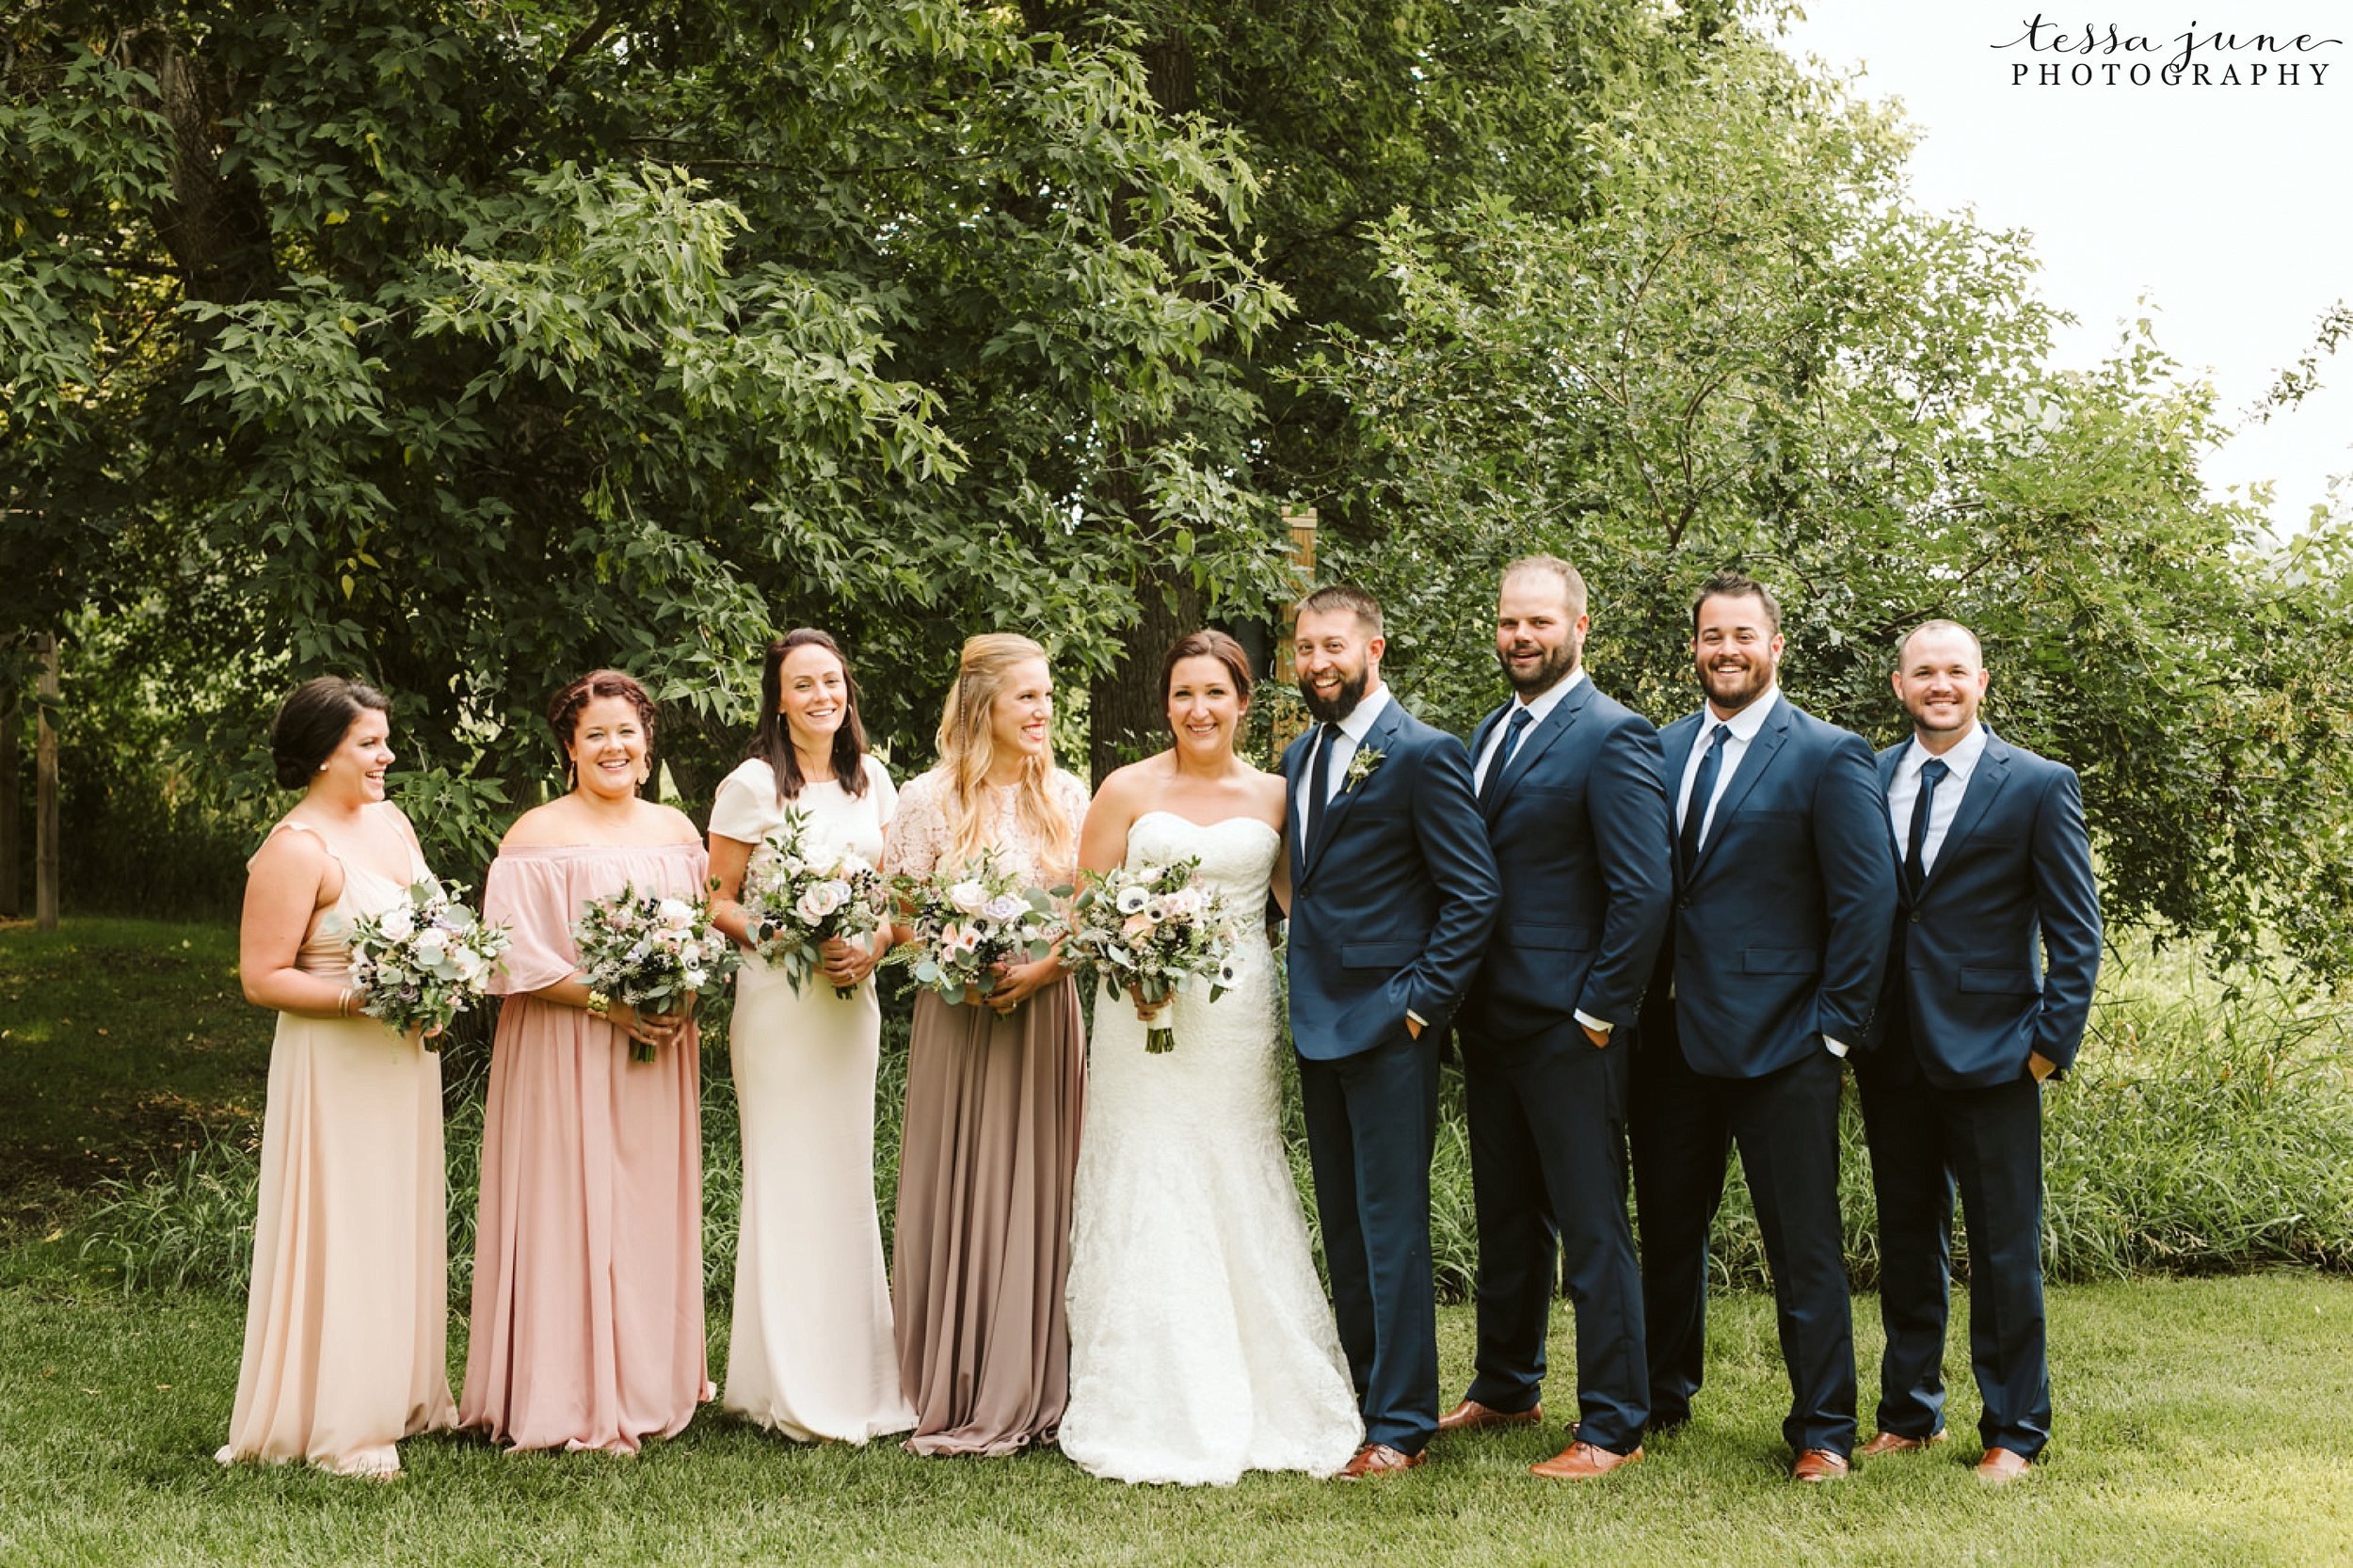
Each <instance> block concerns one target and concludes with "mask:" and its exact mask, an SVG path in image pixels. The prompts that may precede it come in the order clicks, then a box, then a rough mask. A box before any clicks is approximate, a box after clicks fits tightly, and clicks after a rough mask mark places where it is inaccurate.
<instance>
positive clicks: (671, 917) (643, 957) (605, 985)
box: [572, 884, 735, 1062]
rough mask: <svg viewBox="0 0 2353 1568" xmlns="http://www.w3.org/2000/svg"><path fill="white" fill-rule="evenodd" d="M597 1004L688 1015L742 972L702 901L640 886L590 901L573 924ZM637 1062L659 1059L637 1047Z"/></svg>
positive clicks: (628, 886)
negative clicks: (695, 1002)
mask: <svg viewBox="0 0 2353 1568" xmlns="http://www.w3.org/2000/svg"><path fill="white" fill-rule="evenodd" d="M572 940H573V942H575V943H576V944H578V946H579V948H580V968H581V972H582V973H583V974H584V975H586V976H587V979H588V996H589V1005H590V1006H591V1007H593V1008H595V1009H596V1010H597V1011H598V1012H602V1011H603V1010H604V1008H606V1007H608V1006H610V1005H612V1004H613V1003H614V1002H616V1001H625V1002H627V1003H629V1005H630V1006H631V1007H632V1008H635V1009H637V1010H639V1011H640V1012H647V1013H663V1014H672V1013H681V1012H684V1011H685V1009H686V1006H687V999H688V997H689V996H691V995H692V994H693V993H695V992H696V991H700V990H704V989H706V988H708V987H710V986H713V985H716V984H719V983H720V982H721V981H723V980H725V979H726V978H727V976H728V974H729V973H730V972H732V971H733V969H734V968H735V947H734V944H733V943H731V942H729V941H728V939H727V937H726V936H723V935H721V934H720V932H719V931H718V930H717V929H715V928H714V927H713V926H712V923H711V905H710V904H708V903H707V902H705V901H704V900H702V899H692V900H690V899H682V898H672V897H667V896H664V895H661V894H655V893H641V892H639V891H638V890H637V889H636V888H635V886H634V885H632V884H625V885H623V887H622V888H621V890H620V891H619V892H617V893H614V894H611V895H609V896H607V897H605V898H595V899H590V900H589V901H588V902H587V903H586V904H584V905H582V906H581V911H580V919H579V920H575V921H573V922H572ZM629 1053H630V1056H631V1058H632V1060H634V1061H638V1062H650V1061H652V1060H653V1048H652V1047H651V1046H649V1045H648V1044H646V1043H645V1042H644V1041H643V1040H638V1041H633V1042H632V1044H631V1046H630V1052H629Z"/></svg>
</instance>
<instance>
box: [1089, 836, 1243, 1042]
mask: <svg viewBox="0 0 2353 1568" xmlns="http://www.w3.org/2000/svg"><path fill="white" fill-rule="evenodd" d="M1200 869H1201V860H1200V857H1199V856H1190V857H1188V858H1186V859H1183V860H1176V861H1171V862H1170V863H1169V864H1167V865H1165V866H1120V867H1116V868H1114V869H1113V870H1112V871H1108V872H1100V873H1097V872H1088V873H1087V876H1086V881H1085V885H1084V886H1082V887H1081V888H1080V889H1079V896H1078V898H1077V899H1076V900H1074V901H1073V903H1072V905H1071V911H1070V922H1069V942H1068V945H1067V948H1066V949H1065V951H1067V952H1069V953H1070V954H1071V956H1072V959H1073V962H1074V967H1075V968H1077V969H1078V970H1079V972H1080V975H1081V976H1082V977H1083V978H1084V979H1085V980H1086V981H1088V982H1090V983H1099V984H1101V985H1102V987H1103V989H1104V990H1105V991H1107V992H1111V993H1113V994H1116V993H1118V992H1121V991H1125V990H1128V989H1129V988H1133V990H1134V991H1135V994H1136V995H1137V996H1138V997H1139V998H1141V999H1142V1000H1143V1002H1144V1006H1145V1007H1147V1008H1150V1009H1152V1010H1153V1013H1154V1015H1155V1017H1154V1021H1153V1023H1152V1025H1151V1032H1150V1033H1148V1034H1146V1035H1145V1036H1144V1049H1146V1050H1148V1051H1155V1052H1158V1051H1166V1050H1174V1049H1175V1048H1176V1047H1177V1034H1176V1032H1175V1031H1174V1030H1172V1029H1171V1028H1169V1026H1168V1024H1167V1022H1166V1021H1165V1020H1166V1018H1167V1016H1168V1004H1169V1000H1170V999H1171V998H1173V997H1174V996H1175V995H1176V994H1177V986H1179V985H1181V984H1184V983H1185V982H1186V981H1188V980H1195V979H1202V980H1207V981H1208V982H1209V1000H1211V1001H1215V1000H1217V999H1218V998H1220V997H1222V996H1224V995H1225V988H1226V986H1228V985H1230V984H1233V981H1234V967H1233V962H1232V959H1231V957H1230V954H1231V953H1232V952H1233V946H1234V922H1233V915H1232V912H1231V911H1230V910H1228V909H1227V908H1226V901H1225V897H1224V895H1223V894H1220V893H1218V892H1217V891H1215V890H1214V889H1212V888H1207V887H1204V886H1203V885H1202V883H1201V881H1200V879H1199V877H1198V875H1197V874H1196V873H1197V872H1199V871H1200Z"/></svg>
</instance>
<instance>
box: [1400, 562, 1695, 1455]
mask: <svg viewBox="0 0 2353 1568" xmlns="http://www.w3.org/2000/svg"><path fill="white" fill-rule="evenodd" d="M1590 624H1591V623H1590V619H1589V617H1588V616H1587V615H1586V612H1585V580H1584V579H1583V578H1582V577H1580V576H1578V575H1577V568H1575V567H1572V566H1571V565H1569V563H1568V562H1566V561H1563V560H1561V559H1559V558H1558V557H1555V556H1551V555H1531V556H1529V557H1527V558H1525V559H1523V560H1518V561H1514V562H1513V563H1512V564H1511V565H1510V566H1509V567H1507V568H1504V573H1503V582H1502V586H1501V590H1500V592H1499V595H1498V601H1497V611H1496V657H1497V660H1498V661H1500V662H1501V664H1502V665H1503V674H1504V678H1505V679H1506V680H1508V681H1510V682H1511V686H1512V690H1513V697H1512V700H1510V701H1509V702H1507V703H1505V704H1504V705H1503V706H1502V707H1500V708H1498V709H1497V710H1496V711H1495V712H1492V713H1490V714H1488V715H1487V717H1486V719H1485V720H1484V722H1482V723H1481V725H1480V727H1479V728H1478V730H1477V732H1476V733H1475V734H1474V735H1473V736H1472V738H1471V746H1470V751H1471V757H1472V760H1473V763H1472V774H1473V779H1474V783H1475V787H1476V790H1477V792H1478V797H1479V807H1480V812H1481V816H1482V817H1483V819H1484V820H1485V823H1486V827H1487V838H1488V841H1489V842H1491V843H1492V844H1493V845H1494V846H1495V857H1496V864H1497V870H1498V872H1499V873H1500V875H1501V878H1502V887H1503V894H1502V899H1501V902H1500V904H1499V905H1498V909H1499V918H1498V920H1497V924H1496V933H1495V936H1493V938H1491V940H1490V942H1489V945H1488V948H1487V955H1486V960H1485V963H1484V966H1483V967H1482V968H1481V970H1480V973H1479V978H1478V979H1477V980H1476V981H1475V982H1474V983H1473V984H1472V987H1471V990H1470V994H1469V996H1468V998H1467V999H1466V1000H1465V1003H1464V1008H1463V1013H1462V1015H1461V1038H1462V1045H1463V1080H1464V1089H1465V1098H1466V1100H1467V1104H1468V1112H1469V1121H1470V1144H1471V1182H1472V1189H1473V1192H1474V1194H1475V1196H1476V1197H1477V1200H1478V1204H1479V1354H1478V1376H1477V1377H1475V1378H1474V1379H1473V1380H1472V1382H1471V1385H1470V1390H1469V1393H1468V1394H1467V1395H1466V1396H1465V1399H1464V1400H1463V1402H1462V1403H1461V1404H1459V1405H1457V1406H1456V1407H1455V1408H1454V1409H1453V1410H1452V1411H1451V1412H1450V1413H1449V1414H1448V1415H1446V1416H1442V1417H1440V1419H1439V1421H1438V1430H1439V1431H1441V1432H1454V1431H1466V1430H1470V1429H1474V1428H1479V1427H1489V1426H1513V1425H1522V1424H1532V1423H1534V1422H1537V1421H1540V1420H1542V1419H1543V1417H1544V1412H1543V1407H1542V1406H1541V1405H1539V1404H1538V1402H1537V1399H1538V1395H1539V1393H1540V1391H1541V1389H1542V1387H1543V1384H1544V1376H1545V1332H1546V1329H1547V1327H1548V1321H1547V1320H1548V1318H1549V1316H1550V1311H1551V1306H1552V1296H1553V1288H1554V1279H1555V1277H1556V1272H1557V1269H1558V1264H1557V1262H1556V1255H1558V1256H1559V1257H1560V1258H1564V1259H1565V1260H1566V1264H1567V1270H1566V1272H1567V1279H1568V1288H1569V1299H1570V1301H1571V1302H1572V1303H1574V1304H1575V1306H1576V1312H1577V1404H1578V1416H1579V1419H1578V1420H1577V1423H1576V1426H1575V1429H1574V1431H1573V1432H1571V1434H1570V1435H1571V1439H1572V1440H1571V1442H1570V1443H1569V1445H1568V1447H1567V1448H1565V1449H1563V1450H1562V1451H1561V1453H1560V1454H1559V1455H1558V1456H1556V1457H1555V1458H1553V1459H1549V1460H1546V1461H1545V1463H1544V1464H1538V1465H1536V1466H1534V1469H1535V1472H1536V1474H1538V1475H1540V1476H1549V1477H1555V1478H1559V1479H1561V1480H1587V1479H1590V1478H1592V1477H1594V1476H1599V1475H1604V1474H1606V1473H1608V1472H1609V1471H1610V1470H1614V1469H1616V1468H1617V1467H1618V1466H1620V1465H1622V1464H1627V1463H1629V1462H1630V1461H1633V1460H1638V1459H1640V1458H1641V1457H1642V1448H1641V1439H1642V1423H1643V1421H1644V1420H1645V1419H1646V1418H1647V1416H1649V1414H1650V1372H1649V1368H1648V1367H1647V1366H1646V1365H1645V1363H1644V1358H1643V1352H1642V1297H1641V1272H1640V1270H1639V1268H1638V1267H1637V1265H1636V1263H1635V1260H1634V1233H1633V1229H1632V1227H1631V1226H1630V1225H1628V1224H1627V1223H1626V1212H1625V1199H1626V1164H1625V1161H1626V1153H1625V1112H1626V1085H1627V1079H1628V1074H1627V1066H1626V1064H1627V1055H1628V1051H1629V1049H1630V1048H1631V1043H1632V1042H1631V1036H1632V1035H1633V1033H1634V1023H1635V1020H1636V1018H1637V1017H1638V1016H1639V1015H1640V1013H1641V1000H1642V990H1643V987H1644V986H1645V985H1646V984H1649V981H1650V974H1651V968H1652V966H1653V964H1654V962H1655V961H1656V959H1657V952H1658V942H1659V938H1660V936H1662V935H1663V934H1664V932H1665V929H1666V921H1667V907H1668V901H1669V900H1670V898H1671V897H1672V896H1673V879H1674V873H1673V868H1672V867H1671V866H1670V864H1669V856H1670V854H1671V851H1670V850H1669V847H1668V845H1669V834H1668V831H1667V792H1666V786H1665V784H1664V782H1663V775H1662V772H1661V763H1660V760H1659V750H1658V733H1657V730H1655V729H1654V728H1651V724H1650V721H1649V720H1647V719H1644V718H1641V717H1640V716H1638V715H1637V714H1634V713H1631V712H1627V711H1626V710H1625V708H1622V707H1620V706H1619V705H1618V704H1617V703H1616V702H1613V701H1612V700H1610V699H1609V697H1607V696H1603V695H1602V694H1601V693H1600V692H1598V691H1596V690H1595V689H1594V687H1593V681H1591V680H1588V679H1587V678H1586V675H1585V671H1584V670H1583V669H1581V668H1580V667H1579V662H1580V659H1581V657H1582V655H1583V652H1584V648H1585V633H1586V631H1587V628H1588V626H1589V625H1590Z"/></svg>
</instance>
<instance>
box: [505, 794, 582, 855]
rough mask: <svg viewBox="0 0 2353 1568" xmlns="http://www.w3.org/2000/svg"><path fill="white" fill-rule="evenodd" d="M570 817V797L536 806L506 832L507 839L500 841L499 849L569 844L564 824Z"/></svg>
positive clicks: (517, 819) (518, 818)
mask: <svg viewBox="0 0 2353 1568" xmlns="http://www.w3.org/2000/svg"><path fill="white" fill-rule="evenodd" d="M570 815H571V811H570V808H569V797H566V798H565V799H562V800H552V801H549V802H548V803H547V804H546V805H545V806H535V807H533V808H531V809H530V810H528V811H525V812H524V813H523V814H522V815H521V816H520V817H517V818H516V819H515V824H514V825H513V826H512V827H509V828H508V829H507V830H506V837H504V838H503V839H501V840H499V848H501V849H530V848H533V847H534V846H536V845H545V844H562V843H568V842H570V841H571V840H570V839H569V837H568V836H567V835H566V833H565V832H564V824H565V822H566V820H567V819H568V817H569V816H570Z"/></svg>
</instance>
